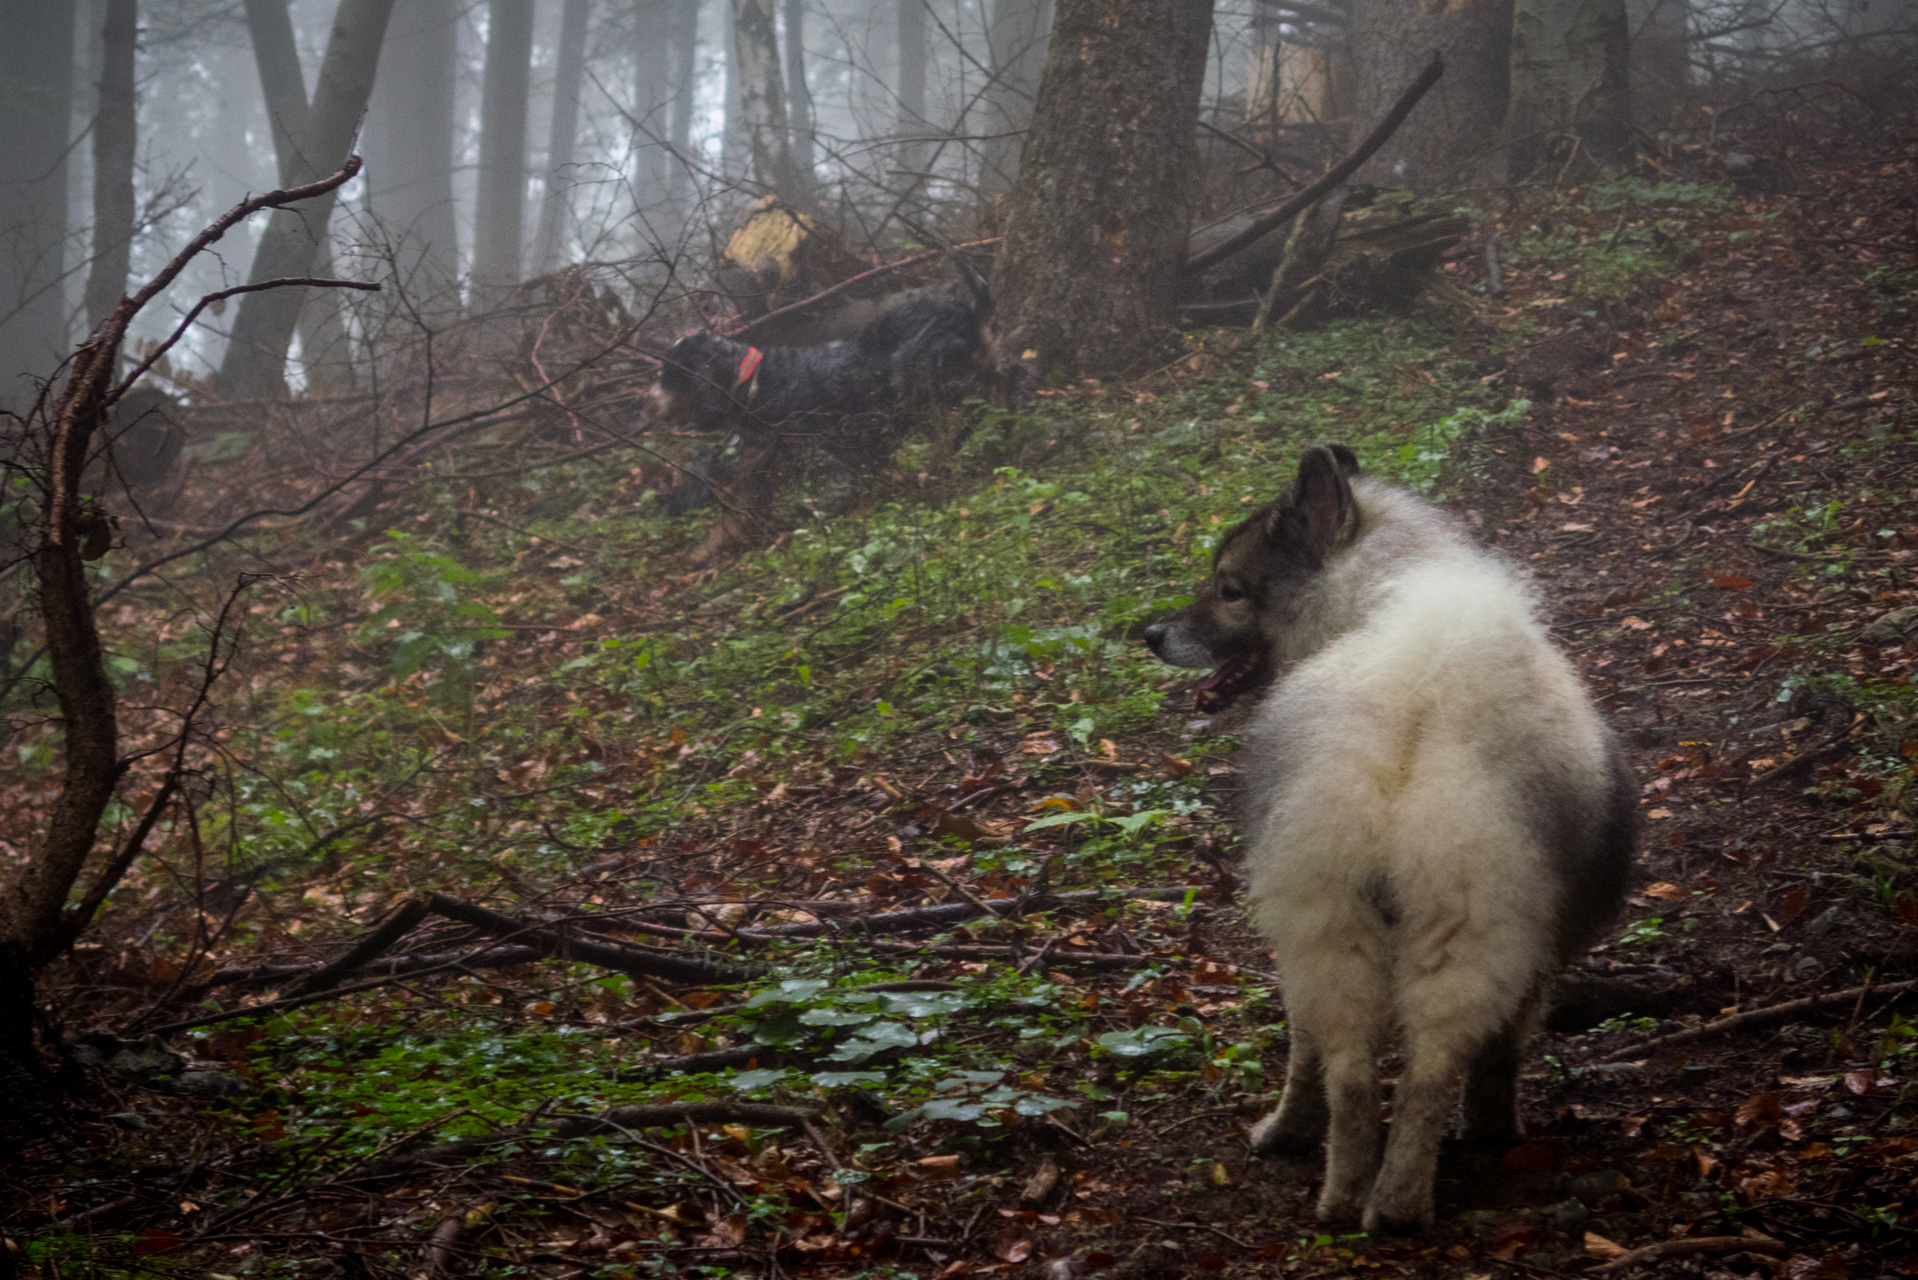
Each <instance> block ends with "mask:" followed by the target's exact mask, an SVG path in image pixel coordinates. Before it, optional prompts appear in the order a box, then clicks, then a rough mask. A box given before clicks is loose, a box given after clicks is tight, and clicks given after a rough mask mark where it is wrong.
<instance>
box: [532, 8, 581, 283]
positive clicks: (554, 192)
mask: <svg viewBox="0 0 1918 1280" xmlns="http://www.w3.org/2000/svg"><path fill="white" fill-rule="evenodd" d="M591 9H592V3H591V0H566V7H565V9H563V10H562V11H561V13H560V20H559V60H558V65H557V66H556V67H555V68H554V72H553V130H552V133H551V134H550V135H549V140H548V141H547V144H546V193H545V197H544V198H543V199H542V200H541V201H540V206H539V231H538V233H537V234H536V235H535V236H534V237H533V273H534V274H535V275H545V274H546V273H547V272H549V271H556V270H558V269H559V262H560V256H561V253H560V251H561V249H562V248H563V247H564V245H565V238H566V226H565V223H566V189H567V187H568V186H569V185H571V183H572V174H570V173H569V172H567V170H569V169H571V168H572V165H573V143H574V140H575V139H576V138H577V137H578V136H579V89H580V82H581V81H583V80H584V79H585V78H586V19H587V18H588V16H590V11H591Z"/></svg>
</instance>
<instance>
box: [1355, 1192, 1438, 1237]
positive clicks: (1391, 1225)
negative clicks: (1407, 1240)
mask: <svg viewBox="0 0 1918 1280" xmlns="http://www.w3.org/2000/svg"><path fill="white" fill-rule="evenodd" d="M1359 1225H1360V1226H1361V1227H1362V1228H1363V1229H1364V1230H1365V1232H1366V1233H1367V1234H1368V1235H1385V1236H1415V1235H1418V1234H1419V1233H1420V1232H1422V1231H1424V1230H1425V1229H1426V1228H1427V1227H1429V1226H1431V1225H1432V1204H1431V1201H1430V1200H1427V1201H1426V1202H1425V1203H1423V1204H1382V1203H1380V1202H1379V1201H1378V1200H1377V1199H1376V1198H1375V1199H1374V1200H1373V1201H1372V1203H1370V1204H1368V1205H1366V1206H1365V1214H1364V1216H1363V1217H1362V1218H1360V1220H1359Z"/></svg>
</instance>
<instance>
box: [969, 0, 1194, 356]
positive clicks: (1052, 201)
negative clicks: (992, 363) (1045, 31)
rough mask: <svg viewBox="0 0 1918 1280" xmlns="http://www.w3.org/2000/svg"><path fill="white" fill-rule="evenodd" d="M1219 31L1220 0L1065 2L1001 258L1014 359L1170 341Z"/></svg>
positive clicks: (1006, 333)
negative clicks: (1210, 59) (1200, 125)
mask: <svg viewBox="0 0 1918 1280" xmlns="http://www.w3.org/2000/svg"><path fill="white" fill-rule="evenodd" d="M1211 31H1212V4H1211V0H1059V5H1058V17H1057V19H1056V21H1055V22H1054V24H1053V29H1052V41H1051V48H1050V50H1049V51H1048V53H1047V55H1046V65H1045V74H1044V77H1043V79H1042V80H1041V82H1040V85H1039V96H1038V102H1037V104H1036V105H1035V107H1034V110H1033V116H1032V128H1031V131H1030V132H1029V134H1028V135H1027V138H1026V146H1025V153H1024V156H1023V158H1022V160H1021V162H1020V172H1019V181H1018V183H1017V185H1015V186H1014V187H1013V190H1012V194H1011V198H1010V201H1009V205H1008V209H1007V213H1006V232H1005V244H1004V247H1003V248H1002V249H1001V251H1000V255H999V261H998V264H997V269H996V272H995V275H996V281H995V289H994V292H995V294H996V296H997V297H998V306H997V315H998V323H997V328H998V332H999V346H1000V352H1001V356H1002V358H1003V359H1005V360H1008V361H1013V360H1018V359H1019V358H1020V357H1021V354H1022V353H1023V352H1024V351H1025V350H1027V349H1031V350H1033V351H1036V352H1037V354H1038V360H1039V365H1040V370H1041V374H1042V376H1050V375H1052V374H1055V373H1060V374H1067V375H1071V374H1077V373H1102V374H1103V373H1114V372H1119V371H1122V370H1124V369H1127V368H1129V367H1132V366H1135V365H1136V364H1137V363H1138V362H1139V361H1141V360H1143V359H1145V358H1146V357H1148V356H1150V355H1153V354H1155V353H1157V352H1159V351H1161V350H1163V348H1164V346H1165V345H1166V340H1167V339H1168V337H1169V336H1170V333H1171V322H1172V318H1173V315H1174V312H1175V308H1176V306H1177V303H1178V294H1179V279H1180V273H1181V269H1182V266H1183V262H1184V258H1185V248H1186V237H1187V234H1188V232H1189V231H1190V229H1191V223H1192V215H1193V212H1194V201H1195V199H1196V197H1197V187H1198V182H1197V177H1198V148H1197V144H1196V141H1195V135H1196V132H1197V122H1198V110H1199V92H1200V88H1201V84H1202V81H1203V79H1204V73H1205V58H1206V50H1207V46H1208V43H1209V41H1210V37H1211Z"/></svg>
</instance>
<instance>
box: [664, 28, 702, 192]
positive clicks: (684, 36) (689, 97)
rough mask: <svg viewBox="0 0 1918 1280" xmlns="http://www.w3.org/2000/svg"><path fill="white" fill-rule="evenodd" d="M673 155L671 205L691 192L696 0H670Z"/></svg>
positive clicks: (697, 39)
mask: <svg viewBox="0 0 1918 1280" xmlns="http://www.w3.org/2000/svg"><path fill="white" fill-rule="evenodd" d="M671 43H672V56H673V61H672V85H673V154H672V156H671V158H670V159H669V160H668V161H667V163H668V164H669V165H670V166H671V170H670V176H669V177H668V179H667V182H666V190H667V193H668V194H669V195H670V196H671V198H672V202H673V207H674V208H676V209H678V208H684V207H685V205H686V203H687V198H688V197H689V196H690V195H691V194H692V185H693V171H692V167H691V163H690V161H691V156H692V145H693V89H694V87H695V86H694V67H695V64H696V63H697V61H698V55H699V0H674V9H673V30H672V42H671Z"/></svg>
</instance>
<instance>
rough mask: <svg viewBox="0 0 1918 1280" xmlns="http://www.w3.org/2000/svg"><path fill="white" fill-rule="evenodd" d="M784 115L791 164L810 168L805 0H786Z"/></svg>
mask: <svg viewBox="0 0 1918 1280" xmlns="http://www.w3.org/2000/svg"><path fill="white" fill-rule="evenodd" d="M782 12H783V13H784V15H785V19H786V117H787V119H789V120H790V121H792V131H793V163H794V164H796V165H798V166H799V170H800V172H801V173H811V172H812V171H813V111H812V88H811V86H809V85H808V84H807V83H806V0H785V3H784V7H783V9H782Z"/></svg>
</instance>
